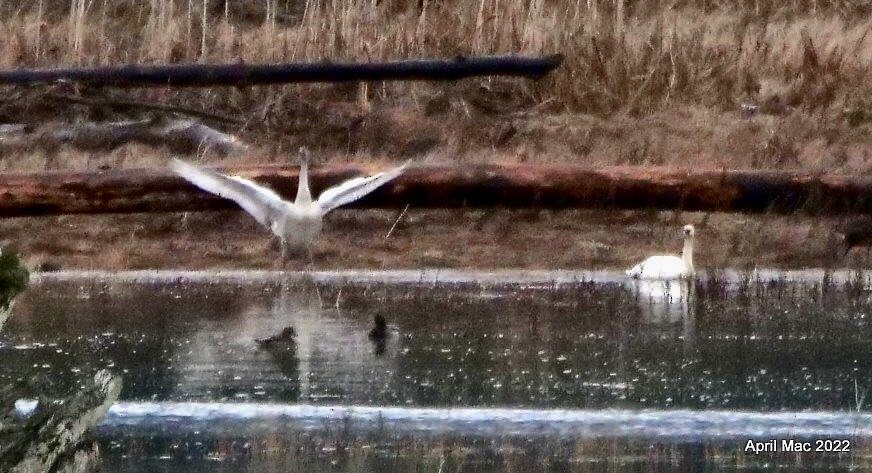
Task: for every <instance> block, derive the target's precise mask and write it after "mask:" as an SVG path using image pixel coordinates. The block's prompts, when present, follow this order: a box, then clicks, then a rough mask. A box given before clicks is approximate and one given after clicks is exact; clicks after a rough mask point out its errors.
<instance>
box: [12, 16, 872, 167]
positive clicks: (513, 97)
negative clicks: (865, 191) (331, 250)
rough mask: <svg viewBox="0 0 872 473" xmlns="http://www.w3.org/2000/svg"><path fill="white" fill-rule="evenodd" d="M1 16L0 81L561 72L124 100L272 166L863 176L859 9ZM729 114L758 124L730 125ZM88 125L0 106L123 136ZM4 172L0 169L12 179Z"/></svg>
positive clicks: (864, 32) (865, 102)
mask: <svg viewBox="0 0 872 473" xmlns="http://www.w3.org/2000/svg"><path fill="white" fill-rule="evenodd" d="M0 5H5V6H0V67H19V66H43V67H48V66H59V65H104V64H119V63H127V62H146V63H149V62H160V63H163V62H198V61H199V62H226V61H237V60H244V61H247V62H252V63H254V62H271V61H288V60H304V59H305V60H320V59H323V58H329V59H332V60H341V59H348V60H378V59H387V58H405V57H422V56H453V55H456V54H478V53H505V52H509V53H523V54H538V53H551V52H555V51H560V52H563V53H565V54H566V63H565V65H564V66H563V67H562V68H560V69H559V70H558V71H556V72H555V73H554V74H552V75H551V76H549V77H548V78H546V79H544V80H542V81H539V82H530V81H525V80H520V79H518V80H514V79H477V80H467V81H462V82H459V83H451V84H425V83H377V84H369V86H368V87H365V88H363V87H358V86H357V85H355V84H349V85H288V86H283V87H263V88H214V89H208V90H172V89H164V88H152V89H143V90H138V91H133V92H131V93H132V94H136V95H138V96H139V98H142V99H146V100H157V101H161V102H170V103H178V104H183V105H189V106H194V107H201V108H205V109H207V110H215V111H218V112H221V113H223V114H227V115H234V116H237V117H240V118H242V119H243V120H245V122H246V125H245V126H243V127H240V128H238V129H235V130H230V131H235V132H237V133H240V134H241V135H242V136H243V137H244V138H245V139H246V140H248V141H250V142H252V143H255V144H260V145H262V146H263V147H265V148H268V150H267V153H268V154H273V155H275V156H281V155H286V154H287V152H288V151H289V150H293V149H296V147H297V146H298V145H300V144H307V145H309V146H310V147H314V148H316V149H320V150H322V151H324V152H325V154H326V156H327V159H337V158H339V159H356V158H364V159H369V157H370V156H372V155H374V156H375V157H376V158H377V159H378V158H382V157H384V156H390V157H391V158H392V159H398V158H404V157H409V156H415V155H421V154H426V153H430V152H435V154H437V155H442V156H451V157H454V158H462V159H471V160H500V161H515V160H519V161H527V160H531V161H543V162H549V161H567V160H571V161H576V160H577V161H582V162H587V163H590V164H611V163H617V164H636V165H646V164H672V165H678V166H700V165H703V166H711V167H722V166H725V167H736V168H748V167H752V168H754V167H763V168H773V167H774V168H811V169H824V170H836V171H844V172H867V170H868V168H869V166H870V162H872V161H870V160H869V157H870V155H872V137H870V136H872V134H870V130H872V81H870V80H868V78H869V77H872V21H870V20H872V7H869V6H868V4H865V3H863V2H851V1H847V0H844V1H841V0H832V1H822V0H821V1H817V0H815V1H794V2H788V3H786V4H785V3H783V2H775V1H773V0H754V1H751V0H747V1H743V2H738V3H735V2H718V1H707V2H683V1H677V0H676V1H672V2H664V1H654V0H640V1H636V2H624V1H622V0H621V1H618V0H615V1H597V0H587V1H585V2H582V1H577V0H576V1H570V0H551V1H548V2H546V1H544V0H535V1H530V2H520V1H513V0H449V1H444V2H434V1H433V0H421V1H420V2H418V3H414V2H400V1H399V0H385V1H380V2H365V1H359V2H354V1H350V0H331V1H329V2H328V1H314V0H310V1H306V2H304V1H298V2H282V1H269V2H267V1H263V2H257V1H233V0H230V1H228V2H224V1H219V0H210V1H207V2H203V1H202V0H197V1H193V0H189V1H187V2H186V1H181V0H149V1H143V0H126V1H119V2H109V1H106V0H104V1H90V2H86V1H84V0H72V1H71V2H70V3H69V4H68V5H67V6H61V5H59V4H58V3H57V2H45V1H39V2H33V3H31V4H27V6H19V7H13V6H11V5H9V3H8V2H6V3H3V4H0ZM204 12H205V15H204ZM361 91H365V93H367V97H366V100H361V99H362V97H361V96H360V93H361ZM81 92H82V93H85V94H87V93H91V91H88V90H87V89H82V90H81ZM747 104H751V105H756V106H758V107H759V109H758V110H759V113H758V114H756V116H754V117H752V118H748V117H745V116H743V115H742V112H741V109H742V105H747ZM97 112H100V113H97ZM97 112H95V110H93V109H87V108H85V107H81V106H75V105H70V104H66V103H54V102H51V101H43V100H39V99H38V98H34V96H32V95H28V94H26V93H25V94H21V92H20V91H14V92H12V93H9V94H7V95H6V98H5V99H4V100H2V101H0V123H2V122H15V121H18V122H20V121H28V122H30V123H39V122H41V121H45V120H57V119H58V118H63V119H66V120H79V119H83V118H85V119H92V120H93V119H112V118H126V117H125V116H120V117H116V115H117V114H115V115H113V114H112V113H108V112H102V111H97ZM120 153H121V154H124V153H125V152H124V151H120ZM128 154H129V153H128ZM151 154H152V155H154V153H151ZM161 159H162V158H160V157H158V158H154V157H153V156H148V157H146V158H144V160H143V161H142V163H139V161H138V160H137V159H124V160H122V161H123V164H124V165H137V164H140V165H142V164H151V163H155V162H160V160H161ZM83 161H84V159H72V160H70V161H69V162H62V163H61V165H62V166H65V167H75V166H78V165H77V164H75V163H79V162H83ZM116 161H117V160H116ZM21 162H22V163H23V164H19V161H14V162H11V163H4V166H5V167H7V168H30V166H29V165H28V164H27V163H28V162H29V161H28V160H23V161H21Z"/></svg>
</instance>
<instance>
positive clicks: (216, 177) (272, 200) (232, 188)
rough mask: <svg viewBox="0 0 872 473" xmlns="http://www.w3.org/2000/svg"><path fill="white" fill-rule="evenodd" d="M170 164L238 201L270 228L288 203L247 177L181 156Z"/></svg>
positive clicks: (207, 187) (207, 188) (201, 184)
mask: <svg viewBox="0 0 872 473" xmlns="http://www.w3.org/2000/svg"><path fill="white" fill-rule="evenodd" d="M170 168H172V170H173V171H174V172H175V173H176V174H178V175H179V176H181V177H183V178H185V179H186V180H188V181H189V182H190V183H191V184H194V185H195V186H197V187H199V188H200V189H203V190H204V191H207V192H211V193H213V194H215V195H217V196H220V197H223V198H225V199H230V200H232V201H234V202H236V203H237V204H239V206H240V207H242V208H243V209H244V210H245V211H246V212H248V213H250V214H251V215H252V217H254V218H255V219H257V221H258V222H260V224H261V225H264V226H265V227H267V228H270V229H271V228H272V223H273V222H274V221H275V220H276V219H277V218H278V217H279V216H280V215H281V214H282V212H283V211H284V209H285V207H286V204H285V202H284V201H283V200H282V198H281V197H279V195H278V194H276V193H275V192H273V191H271V190H270V189H267V188H266V187H262V186H259V185H257V184H255V183H254V182H251V181H250V180H248V179H244V178H241V177H238V176H232V177H231V176H225V175H223V174H220V173H217V172H215V171H213V170H211V169H207V168H204V167H200V166H195V165H193V164H189V163H186V162H184V161H180V160H178V159H173V160H172V161H170Z"/></svg>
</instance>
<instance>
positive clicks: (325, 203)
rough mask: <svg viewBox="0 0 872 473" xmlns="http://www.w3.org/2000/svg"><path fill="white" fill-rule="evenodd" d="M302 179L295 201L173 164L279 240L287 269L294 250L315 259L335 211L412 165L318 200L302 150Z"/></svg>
mask: <svg viewBox="0 0 872 473" xmlns="http://www.w3.org/2000/svg"><path fill="white" fill-rule="evenodd" d="M299 154H300V178H299V179H300V180H299V183H298V185H297V196H296V199H295V200H294V201H293V202H288V201H286V200H284V199H282V198H281V197H280V196H279V195H278V194H276V193H275V192H274V191H273V190H271V189H269V188H267V187H264V186H262V185H259V184H256V183H255V182H254V181H251V180H249V179H245V178H243V177H239V176H226V175H224V174H221V173H218V172H216V171H214V170H212V169H208V168H205V167H202V166H197V165H195V164H191V163H187V162H185V161H182V160H179V159H173V160H171V161H170V164H169V166H170V168H171V169H172V170H173V172H175V173H176V174H177V175H178V176H180V177H182V178H183V179H185V180H187V181H188V182H190V183H191V184H193V185H194V186H196V187H198V188H200V189H202V190H204V191H206V192H210V193H212V194H215V195H217V196H219V197H223V198H225V199H230V200H232V201H234V202H236V203H237V204H238V205H239V206H240V207H242V208H243V210H245V211H246V212H248V213H249V214H251V216H252V217H254V218H255V219H256V220H257V221H258V222H259V223H260V224H261V225H263V226H264V227H266V228H268V229H269V230H270V231H271V232H272V233H273V234H274V235H275V236H276V237H278V238H279V243H280V247H281V260H282V264H283V265H284V264H285V263H286V262H287V261H288V259H289V256H290V254H291V252H292V251H294V250H305V251H307V252H308V255H309V261H310V262H311V261H313V248H314V244H315V242H316V241H317V239H318V236H319V235H320V234H321V227H322V225H323V221H324V215H326V214H327V213H328V212H330V211H331V210H333V209H336V208H338V207H341V206H343V205H346V204H350V203H351V202H354V201H356V200H358V199H361V198H363V197H364V196H366V195H368V194H370V193H371V192H373V191H375V190H376V189H378V188H379V187H381V186H383V185H385V184H387V183H388V182H390V181H392V180H394V179H396V178H397V177H399V176H400V175H401V174H402V173H403V172H404V171H405V170H406V168H407V167H408V165H409V162H410V161H406V162H405V163H403V164H402V165H401V166H398V167H395V168H393V169H390V170H388V171H384V172H380V173H377V174H374V175H372V176H367V177H356V178H354V179H350V180H348V181H345V182H343V183H342V184H339V185H337V186H334V187H331V188H329V189H327V190H325V191H324V192H322V193H321V195H319V196H318V198H317V199H314V200H313V199H312V192H311V190H310V189H309V168H308V164H309V159H310V157H309V156H310V155H309V151H308V149H307V148H305V147H301V148H300V150H299Z"/></svg>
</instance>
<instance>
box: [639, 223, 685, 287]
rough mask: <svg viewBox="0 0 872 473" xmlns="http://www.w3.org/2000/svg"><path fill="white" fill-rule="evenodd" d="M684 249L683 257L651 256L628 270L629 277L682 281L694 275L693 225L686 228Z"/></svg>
mask: <svg viewBox="0 0 872 473" xmlns="http://www.w3.org/2000/svg"><path fill="white" fill-rule="evenodd" d="M683 231H684V249H683V250H682V252H681V256H680V257H679V256H672V255H660V256H651V257H650V258H648V259H646V260H645V261H642V262H641V263H639V264H637V265H636V266H633V267H632V268H630V269H628V270H627V276H630V277H632V278H637V279H664V280H666V279H682V278H689V277H692V276H693V275H694V270H693V236H694V233H695V232H694V229H693V225H685V226H684V230H683Z"/></svg>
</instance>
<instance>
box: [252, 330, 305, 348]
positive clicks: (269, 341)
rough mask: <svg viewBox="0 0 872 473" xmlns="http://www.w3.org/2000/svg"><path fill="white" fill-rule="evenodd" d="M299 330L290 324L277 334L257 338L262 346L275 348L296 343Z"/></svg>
mask: <svg viewBox="0 0 872 473" xmlns="http://www.w3.org/2000/svg"><path fill="white" fill-rule="evenodd" d="M296 339H297V331H296V330H294V327H291V326H288V327H285V328H283V329H282V331H281V332H279V333H278V334H276V335H273V336H272V337H269V338H258V339H256V340H255V342H257V344H258V345H260V347H261V348H273V347H277V346H288V345H291V344H294V343H296Z"/></svg>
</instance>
